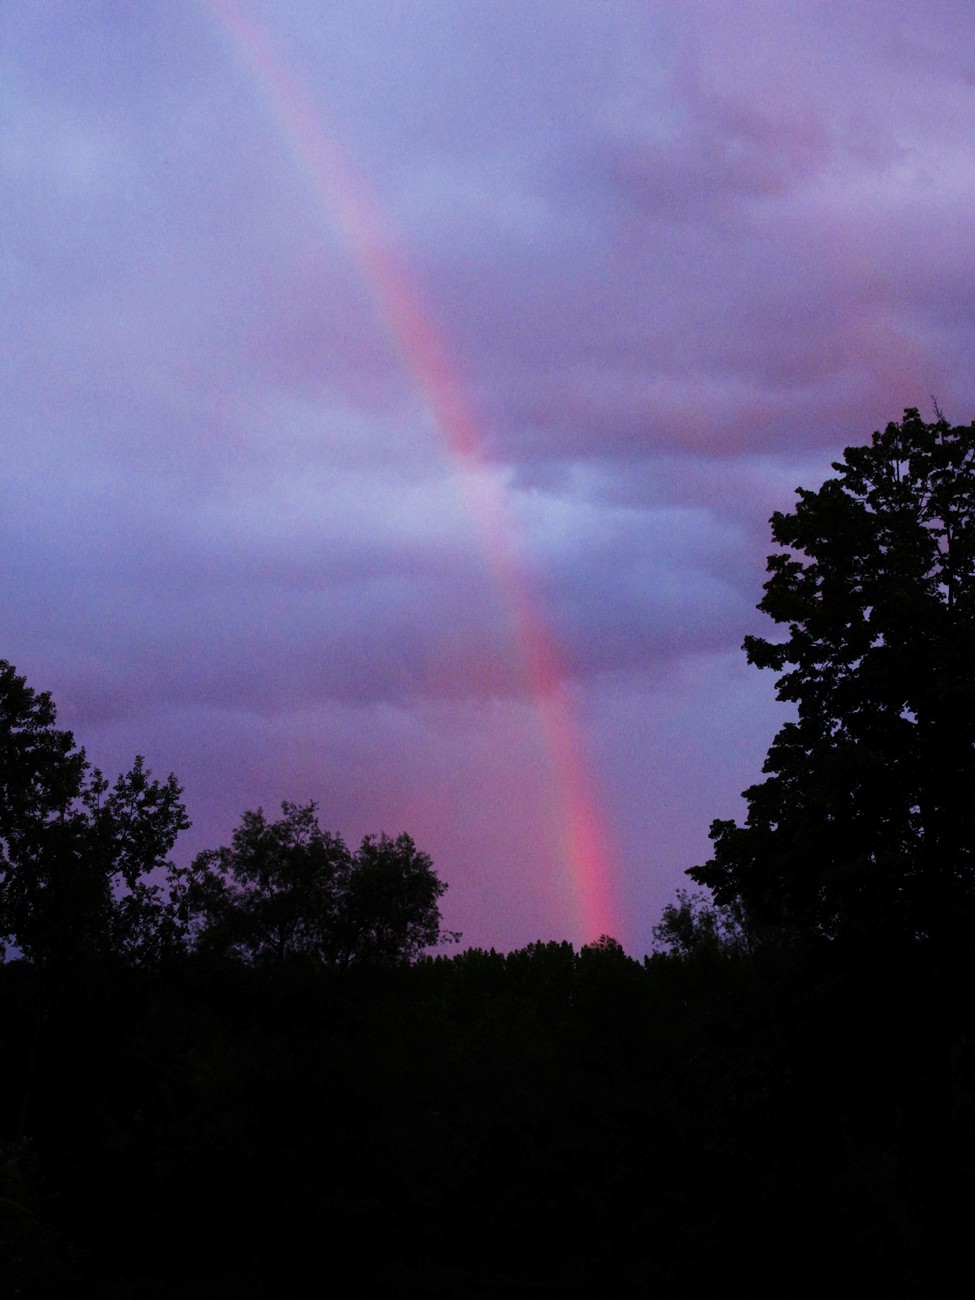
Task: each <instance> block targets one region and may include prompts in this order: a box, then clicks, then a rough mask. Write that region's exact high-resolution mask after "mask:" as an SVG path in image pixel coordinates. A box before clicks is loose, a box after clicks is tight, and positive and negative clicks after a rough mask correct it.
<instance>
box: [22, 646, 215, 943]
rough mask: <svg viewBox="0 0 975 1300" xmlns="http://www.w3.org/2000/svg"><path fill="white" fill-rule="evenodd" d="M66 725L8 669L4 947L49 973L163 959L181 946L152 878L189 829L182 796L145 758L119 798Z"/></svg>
mask: <svg viewBox="0 0 975 1300" xmlns="http://www.w3.org/2000/svg"><path fill="white" fill-rule="evenodd" d="M56 719H57V714H56V709H55V706H54V704H53V702H52V700H51V697H50V695H49V694H48V693H47V692H37V691H34V690H33V689H32V688H31V687H29V686H28V685H27V682H26V680H25V678H23V677H21V676H18V675H17V673H16V671H15V669H14V668H13V667H12V665H10V664H9V663H7V662H6V661H2V660H0V941H2V943H3V944H13V945H15V946H16V948H18V949H19V950H20V952H21V953H22V954H23V955H24V956H25V957H27V958H29V959H30V960H32V961H34V962H38V963H41V964H44V965H48V966H50V965H51V964H52V963H60V964H63V965H64V966H65V967H67V966H69V965H70V964H71V963H72V962H75V961H77V960H78V959H80V958H83V957H91V956H94V955H99V956H105V955H107V954H109V953H112V954H114V955H116V956H121V957H122V958H123V959H125V960H127V961H143V960H147V959H149V958H151V957H154V956H158V955H159V954H160V952H161V951H162V950H163V949H164V948H167V947H170V946H172V945H174V944H178V941H179V934H178V928H177V926H176V924H175V919H174V917H173V915H172V913H171V911H170V910H169V909H168V908H167V906H166V904H165V902H164V900H163V898H162V891H161V888H160V886H159V885H158V884H157V883H154V881H153V874H154V873H157V872H159V871H160V869H162V868H163V867H165V865H166V857H167V854H168V853H169V852H170V850H171V849H172V847H173V844H174V843H175V840H176V837H177V835H178V834H179V832H180V830H182V829H184V828H185V827H186V826H188V825H189V823H188V821H187V819H186V810H185V808H184V806H183V803H182V799H181V793H182V792H181V790H180V787H179V785H178V784H177V782H176V779H175V777H173V776H169V777H168V778H167V779H166V780H165V781H156V780H153V779H152V778H151V773H150V772H149V771H148V770H147V769H146V767H145V764H144V761H143V759H142V758H141V757H137V758H136V760H135V762H134V764H133V766H132V768H131V769H130V771H129V772H127V773H125V774H123V775H122V776H120V777H119V778H118V780H117V781H116V783H115V785H114V786H111V787H110V786H109V783H108V781H106V779H105V778H104V777H103V776H102V774H101V772H99V771H98V769H97V768H93V767H92V766H91V765H90V763H89V762H88V760H87V758H86V756H85V751H84V750H83V749H78V748H76V747H75V743H74V737H73V736H72V734H71V732H69V731H63V730H60V729H58V728H57V727H56V726H55V723H56Z"/></svg>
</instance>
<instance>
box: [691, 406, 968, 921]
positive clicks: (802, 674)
mask: <svg viewBox="0 0 975 1300" xmlns="http://www.w3.org/2000/svg"><path fill="white" fill-rule="evenodd" d="M937 415H938V418H937V419H936V420H935V421H934V422H932V423H927V422H925V421H924V420H922V419H921V417H920V415H919V413H918V411H917V410H915V409H910V410H907V411H906V412H905V413H904V418H903V420H902V421H901V422H900V423H896V424H889V425H888V426H887V428H886V429H885V430H884V431H883V432H882V433H875V434H874V435H873V438H872V440H871V442H870V444H869V445H868V446H863V447H851V448H847V450H846V452H845V453H844V458H843V460H841V461H839V462H837V463H835V464H834V466H833V468H834V469H835V470H836V471H837V477H835V478H831V479H829V480H827V482H825V483H824V484H823V486H822V487H820V488H819V489H818V490H815V491H811V490H806V489H802V488H800V489H799V491H798V497H799V500H798V504H797V506H796V508H795V510H794V511H792V512H791V513H789V514H783V513H776V514H774V515H773V516H772V520H771V524H772V537H773V539H774V541H775V542H776V543H777V544H778V545H779V546H780V547H784V548H786V549H784V550H782V551H779V552H777V553H776V554H774V555H772V556H770V557H769V560H768V573H769V578H768V581H767V582H766V584H765V595H764V598H763V599H762V601H761V603H760V605H759V606H758V608H759V609H760V610H762V611H763V612H764V613H766V614H768V615H769V616H770V617H771V618H772V619H773V620H774V621H775V622H776V623H778V624H781V625H783V626H784V628H785V630H786V635H785V636H784V637H783V638H782V639H778V640H766V639H764V638H761V637H755V636H750V637H747V638H746V639H745V644H744V649H745V651H746V654H747V656H748V659H749V661H750V662H751V663H753V664H756V665H757V666H758V667H760V668H771V669H773V670H775V671H776V672H779V673H781V674H782V675H781V676H780V677H779V679H778V682H777V689H778V698H779V699H780V700H783V701H786V702H788V703H790V704H793V705H794V706H795V710H796V713H795V718H794V720H793V721H790V722H788V723H786V724H785V726H783V727H782V729H781V730H780V731H779V733H778V735H777V736H776V737H775V739H774V741H773V743H772V746H771V748H770V750H769V753H768V756H767V758H766V761H765V766H764V769H763V770H764V772H765V773H766V774H767V775H766V779H765V780H764V781H762V782H761V783H760V784H757V785H754V786H752V787H751V788H750V789H748V790H746V791H745V795H744V797H745V799H746V800H747V802H748V814H747V817H746V820H745V823H744V825H741V826H739V825H737V824H736V823H735V822H734V821H716V822H715V823H714V824H713V825H712V827H711V838H712V840H713V842H714V856H713V858H712V859H711V860H710V861H709V862H707V863H705V864H704V865H702V866H699V867H693V868H691V870H690V871H689V872H688V875H690V876H691V877H692V878H693V879H694V880H696V881H698V882H699V883H701V884H704V885H707V886H708V887H710V888H711V889H712V891H713V892H714V896H715V899H716V900H717V902H718V903H719V904H735V905H738V906H740V907H741V908H742V909H743V912H744V915H745V916H746V918H747V919H748V921H749V923H750V924H751V925H752V926H753V927H757V928H758V929H759V930H761V929H763V928H767V927H774V928H782V927H785V928H787V929H800V930H804V931H806V932H807V933H808V932H812V933H816V934H819V935H822V936H825V937H828V938H836V937H839V936H848V937H854V938H858V939H863V938H867V937H873V938H876V939H882V940H884V941H893V942H897V943H907V944H911V945H915V944H918V943H920V944H925V943H932V942H938V943H943V942H951V943H952V944H954V943H955V942H956V941H957V940H958V939H959V936H960V935H961V933H962V932H963V931H964V932H965V933H970V929H969V926H970V922H971V920H972V916H973V911H975V799H973V798H972V793H971V792H972V790H973V789H975V671H973V665H975V424H972V425H964V426H957V427H952V426H950V425H949V424H948V422H947V421H946V420H945V419H944V418H942V417H941V415H940V412H939V413H937Z"/></svg>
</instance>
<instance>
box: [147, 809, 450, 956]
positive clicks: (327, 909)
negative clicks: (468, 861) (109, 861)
mask: <svg viewBox="0 0 975 1300" xmlns="http://www.w3.org/2000/svg"><path fill="white" fill-rule="evenodd" d="M281 812H282V816H281V817H280V818H279V819H278V820H277V821H274V822H272V821H269V820H268V818H267V816H266V815H265V813H264V810H263V809H262V808H258V809H257V810H256V811H251V812H245V813H244V815H243V817H242V818H241V822H240V825H239V826H238V827H237V829H236V830H235V831H234V833H233V837H232V840H231V843H230V845H229V846H225V847H223V848H219V849H208V850H206V851H204V852H203V853H200V854H198V855H197V857H196V858H195V859H194V861H193V863H192V864H191V866H190V867H189V868H186V869H181V870H175V871H174V872H173V873H172V881H173V886H174V890H175V894H176V897H177V899H178V907H179V909H180V911H181V914H182V915H183V916H184V917H185V918H186V920H187V921H188V922H189V924H190V925H191V927H192V929H193V931H194V933H195V938H196V942H197V944H198V946H199V947H200V949H201V950H203V951H211V952H214V951H215V952H221V953H224V954H228V955H235V956H237V957H240V958H243V959H244V960H246V961H248V962H261V963H263V962H273V963H281V962H283V961H285V960H287V959H289V958H292V957H296V956H300V957H304V958H307V959H311V960H312V961H314V962H317V963H322V964H326V965H349V964H350V963H352V962H363V961H365V962H370V963H373V964H395V963H397V962H400V961H408V960H412V959H413V958H415V957H416V956H418V954H419V953H420V952H421V951H422V950H423V949H424V948H426V947H430V946H432V945H434V944H437V943H439V942H441V941H442V940H451V939H454V938H457V937H458V936H455V935H453V934H452V933H450V932H448V931H444V930H442V929H441V924H440V909H439V906H438V904H439V900H440V898H441V897H442V896H443V894H444V893H445V891H446V888H447V886H446V884H444V883H443V881H441V880H439V879H438V878H437V875H436V873H435V872H434V870H433V864H432V863H431V861H430V858H429V857H428V856H427V855H426V854H425V853H421V852H420V851H419V850H418V849H417V848H416V845H415V844H414V843H413V841H412V840H411V839H410V837H409V836H408V835H400V836H399V837H398V838H397V839H395V840H393V839H390V838H388V837H387V836H385V835H382V836H380V837H379V838H376V837H375V836H371V835H368V836H366V838H365V839H364V840H363V841H362V845H361V847H360V848H359V849H358V850H357V851H356V852H355V853H353V852H351V851H350V850H349V849H348V848H347V847H346V845H345V842H344V841H343V840H342V838H341V836H337V835H332V834H331V833H330V832H328V831H325V830H323V829H322V828H321V827H320V826H319V824H318V813H317V804H315V803H314V802H312V803H307V804H296V803H288V802H285V803H283V804H282V805H281Z"/></svg>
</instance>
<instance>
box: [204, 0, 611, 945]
mask: <svg viewBox="0 0 975 1300" xmlns="http://www.w3.org/2000/svg"><path fill="white" fill-rule="evenodd" d="M209 5H210V7H211V9H212V11H213V13H214V14H215V15H216V17H217V20H218V22H219V25H220V26H221V28H222V29H223V31H224V32H225V33H226V35H227V36H228V38H229V40H230V43H231V45H232V47H233V49H234V51H235V53H236V54H237V55H238V56H239V57H240V59H241V61H242V62H243V64H244V66H245V67H246V68H247V69H248V70H249V72H250V73H251V74H252V75H253V77H254V78H255V80H256V82H257V84H258V86H259V87H260V89H261V90H262V91H263V93H264V95H265V97H266V99H267V102H268V104H269V105H270V109H271V112H272V113H273V116H274V117H275V119H276V120H277V122H278V124H279V125H280V127H281V129H282V132H283V135H284V138H285V139H286V140H287V142H288V144H289V146H290V148H291V150H292V151H293V153H294V156H295V158H296V161H297V163H298V165H299V167H300V168H301V170H302V171H303V173H304V174H305V176H306V178H307V181H308V183H309V184H310V186H311V188H312V190H313V193H314V195H315V197H316V198H317V200H318V201H319V202H320V204H321V205H322V208H323V209H324V212H325V215H326V216H327V217H328V218H329V220H330V221H331V222H332V223H333V224H334V225H335V226H337V228H338V230H339V233H340V234H341V236H342V238H343V240H344V242H345V245H346V247H347V250H348V252H349V254H350V256H351V257H352V259H353V260H354V262H355V263H356V264H357V265H358V267H359V269H360V271H361V273H362V275H363V277H364V279H365V281H366V283H367V284H368V286H369V287H370V289H371V291H372V294H373V296H374V298H375V301H376V304H377V307H378V309H379V311H380V313H381V315H382V317H383V320H384V322H385V326H386V329H387V330H388V333H389V335H390V337H391V339H392V341H393V343H394V344H395V346H396V348H397V351H398V353H399V356H400V358H401V362H402V364H403V367H404V369H405V370H406V372H407V373H408V374H409V376H410V377H411V378H412V380H413V382H414V384H415V386H416V388H417V390H418V391H419V393H420V394H421V395H422V397H423V399H424V401H425V402H426V405H427V407H428V410H429V412H430V414H431V416H432V418H433V421H434V423H435V425H436V427H437V429H438V430H439V432H440V435H441V438H442V440H443V444H444V447H445V450H446V453H447V455H448V457H449V459H450V461H451V463H452V467H453V469H454V471H455V473H456V475H457V479H458V482H459V483H460V484H461V487H462V490H463V491H464V493H465V496H466V497H467V500H468V504H469V506H470V508H471V511H472V514H473V516H474V519H475V521H476V524H477V527H478V531H479V532H480V535H481V536H482V538H483V541H484V546H485V549H486V553H487V560H488V563H489V566H490V569H491V572H492V574H493V576H494V580H495V582H496V584H497V587H498V591H499V593H500V596H501V599H502V602H503V604H504V606H505V607H506V609H507V610H508V612H509V615H510V617H511V619H512V626H513V627H514V629H515V638H516V643H517V645H518V648H519V653H520V656H521V660H522V665H523V671H524V673H525V677H526V681H527V685H528V687H529V689H530V691H531V694H532V696H533V699H534V702H535V707H536V709H537V713H538V717H539V722H540V726H541V728H542V732H543V735H544V740H545V742H546V749H547V752H548V753H549V755H550V761H551V771H552V780H553V784H554V787H555V795H556V799H555V806H556V808H557V815H558V818H559V831H560V839H561V843H562V852H563V856H564V859H565V862H566V866H567V869H568V873H569V879H570V881H571V885H572V889H573V892H574V896H575V898H574V902H575V911H576V913H577V915H578V918H579V922H580V925H581V928H582V930H583V933H584V936H585V938H586V939H587V941H588V940H591V939H596V938H598V937H599V936H600V935H604V934H608V935H613V934H616V933H618V932H619V925H618V917H617V913H616V908H615V904H614V901H613V897H612V894H613V891H612V879H613V871H612V868H611V854H610V852H609V850H608V847H607V846H608V844H609V836H608V832H607V828H606V824H605V820H604V818H603V816H602V814H601V811H600V809H599V804H598V800H597V799H596V796H595V791H594V788H593V781H592V778H591V776H590V773H589V770H588V765H587V763H586V761H585V755H584V749H583V745H582V740H581V736H580V734H579V729H578V725H577V723H576V718H575V712H574V709H573V707H572V702H571V699H570V697H569V694H568V688H567V686H566V683H567V681H568V673H567V671H566V668H565V664H564V662H563V660H562V657H561V655H560V654H559V650H558V647H557V645H556V643H555V641H554V638H553V636H552V634H551V631H550V629H549V628H548V626H547V625H546V623H545V621H544V620H543V619H542V618H541V617H540V615H539V613H538V611H537V605H536V602H534V601H533V600H532V599H530V585H529V582H528V577H527V573H526V571H525V568H524V566H523V565H522V564H520V563H519V562H518V561H517V559H515V558H514V555H513V548H512V540H513V539H514V538H515V537H516V536H517V532H516V529H515V526H514V524H513V521H512V519H511V518H510V512H509V510H508V508H507V502H506V499H505V496H504V492H503V489H502V488H501V487H500V486H499V485H498V481H497V476H496V475H492V474H490V473H485V472H483V471H485V470H486V469H487V468H488V467H487V465H486V462H485V459H484V455H483V451H482V448H483V445H484V439H483V437H482V435H481V431H480V428H479V426H478V423H477V421H476V420H475V418H474V415H473V413H472V411H471V408H470V405H469V403H468V402H467V401H466V400H465V397H464V394H463V391H462V386H461V384H460V383H459V382H458V380H457V378H456V375H455V371H454V368H453V367H452V366H451V365H450V363H449V361H448V356H447V351H446V348H445V346H444V343H443V340H442V338H441V337H440V335H439V333H438V331H437V329H436V328H435V326H434V324H433V321H432V318H431V315H430V313H429V312H428V311H427V310H425V309H424V306H423V303H422V300H421V296H420V293H419V291H418V289H417V288H416V286H415V285H414V284H413V283H412V281H411V280H410V278H409V276H408V275H407V273H406V271H405V269H404V266H403V264H402V261H401V260H400V259H399V258H398V257H397V256H396V254H395V251H394V250H395V248H396V243H397V241H396V240H395V239H394V237H393V232H392V230H391V229H390V228H389V226H388V223H387V222H386V221H385V220H384V219H383V214H382V213H381V212H380V210H379V207H378V205H377V203H376V201H375V199H374V198H373V196H372V194H371V193H370V192H369V190H368V189H367V187H366V185H365V184H364V182H363V180H362V178H361V177H360V176H359V174H358V173H357V171H356V169H355V168H354V167H353V165H352V163H351V161H350V160H349V158H348V157H347V155H346V154H345V153H344V151H343V150H342V149H341V148H340V146H339V145H338V143H337V142H336V140H335V139H334V137H333V136H332V135H331V134H330V133H329V132H328V130H327V129H326V124H325V121H324V116H323V114H322V111H321V108H320V107H319V106H318V105H317V104H315V103H314V102H313V100H312V98H311V96H310V95H309V94H308V93H307V92H306V91H305V90H304V88H303V87H302V85H301V84H300V82H299V80H298V78H297V76H296V74H295V72H294V70H293V69H292V68H291V67H289V66H288V65H287V63H286V62H285V61H284V59H283V57H282V56H281V55H280V54H279V53H278V52H277V51H276V50H275V48H274V47H273V45H272V44H271V42H270V40H269V38H268V36H267V33H266V32H264V31H263V30H262V29H260V28H259V27H258V26H257V25H256V24H255V23H254V21H253V20H252V19H250V18H249V17H247V16H245V14H244V13H242V11H241V9H240V6H239V5H238V4H236V3H234V0H209Z"/></svg>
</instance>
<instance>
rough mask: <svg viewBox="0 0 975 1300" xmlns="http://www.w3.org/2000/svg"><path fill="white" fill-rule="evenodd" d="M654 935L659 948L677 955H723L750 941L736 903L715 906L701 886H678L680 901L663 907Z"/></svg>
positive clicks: (660, 950) (741, 947)
mask: <svg viewBox="0 0 975 1300" xmlns="http://www.w3.org/2000/svg"><path fill="white" fill-rule="evenodd" d="M653 938H654V947H655V949H656V951H658V952H667V953H671V954H672V955H673V956H675V957H691V956H694V955H698V954H702V953H712V954H714V955H715V956H723V955H726V954H730V953H734V952H739V951H741V950H742V949H743V948H744V947H745V946H746V943H747V940H746V936H745V932H744V929H743V927H742V925H741V921H740V920H739V918H738V916H737V914H736V912H735V909H734V908H733V907H731V906H727V907H719V906H716V905H715V904H713V903H712V902H709V901H708V899H707V898H706V896H705V895H704V894H703V893H702V892H701V891H700V890H695V891H694V892H693V893H692V892H690V891H689V890H687V889H678V891H677V901H676V902H674V903H668V904H667V906H666V907H665V908H664V910H663V914H662V916H661V918H660V921H659V922H658V924H657V925H655V926H654V927H653Z"/></svg>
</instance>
